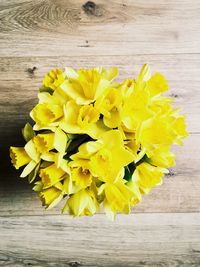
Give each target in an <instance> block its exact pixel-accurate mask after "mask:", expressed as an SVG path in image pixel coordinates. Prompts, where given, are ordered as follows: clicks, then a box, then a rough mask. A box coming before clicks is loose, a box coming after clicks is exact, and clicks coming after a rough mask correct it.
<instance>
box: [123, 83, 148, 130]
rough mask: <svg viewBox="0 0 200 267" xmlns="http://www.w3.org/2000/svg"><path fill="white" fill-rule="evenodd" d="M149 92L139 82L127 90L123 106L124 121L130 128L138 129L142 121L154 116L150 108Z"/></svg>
mask: <svg viewBox="0 0 200 267" xmlns="http://www.w3.org/2000/svg"><path fill="white" fill-rule="evenodd" d="M148 103H149V93H148V91H147V90H145V89H144V88H142V89H141V88H140V87H139V88H138V86H137V84H135V85H134V86H131V87H130V88H129V90H127V94H126V95H125V97H124V105H123V107H122V112H121V117H122V122H123V124H124V125H125V127H126V128H127V129H128V130H131V131H136V130H137V128H138V127H139V126H140V125H141V123H142V122H143V121H145V120H147V119H148V118H150V117H151V116H152V111H151V110H150V109H149V108H148Z"/></svg>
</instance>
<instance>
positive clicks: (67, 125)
mask: <svg viewBox="0 0 200 267" xmlns="http://www.w3.org/2000/svg"><path fill="white" fill-rule="evenodd" d="M98 119H99V112H98V111H97V110H96V108H95V107H94V106H92V105H88V106H79V105H77V104H76V103H75V102H74V101H73V100H72V101H69V102H68V103H67V104H66V107H65V117H64V119H63V121H62V122H61V123H60V127H61V129H62V130H63V131H65V132H66V133H72V134H88V135H90V136H91V137H92V138H98V136H100V135H101V134H102V133H103V132H104V131H106V130H107V128H106V127H105V126H104V125H103V122H102V121H101V120H98Z"/></svg>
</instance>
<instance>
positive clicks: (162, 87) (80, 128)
mask: <svg viewBox="0 0 200 267" xmlns="http://www.w3.org/2000/svg"><path fill="white" fill-rule="evenodd" d="M117 76H118V69H117V68H116V67H111V68H108V69H105V68H103V67H98V68H93V69H79V70H77V71H76V70H74V69H72V68H70V67H67V68H66V69H65V71H62V70H60V69H53V70H52V71H50V72H49V73H47V74H46V75H45V77H44V79H43V83H42V86H41V87H40V89H39V92H38V103H37V104H36V105H35V106H34V107H33V109H32V111H31V112H30V116H31V118H32V119H33V121H34V125H33V126H31V125H30V124H29V123H27V124H26V125H25V127H24V128H23V130H22V134H23V136H24V139H25V141H26V144H25V145H24V147H13V146H12V147H10V157H11V162H12V164H13V165H14V167H15V168H16V169H19V168H22V167H24V169H23V171H22V173H21V175H20V176H21V177H28V181H29V183H34V186H33V190H34V191H36V192H37V193H38V195H39V197H40V199H41V201H42V204H43V205H44V206H45V207H46V208H47V209H50V208H53V207H55V206H56V205H58V204H59V203H60V202H63V201H64V205H63V206H62V212H63V213H68V214H70V215H72V216H92V215H94V214H95V213H96V212H99V211H100V209H101V207H103V208H104V211H105V213H106V215H107V216H108V217H109V218H110V219H114V218H115V216H116V213H118V212H121V213H125V214H129V213H130V212H131V207H133V206H135V205H136V204H138V203H139V202H141V200H142V196H143V195H144V194H147V193H149V192H150V191H151V189H152V188H153V187H154V186H157V185H160V184H161V183H162V181H163V177H164V175H165V174H166V173H168V168H170V167H172V166H173V165H174V164H175V155H174V153H172V152H171V147H172V145H182V144H183V143H182V139H183V138H185V137H186V136H187V135H188V133H187V130H186V124H185V117H184V116H183V115H182V114H180V111H179V109H173V108H172V102H173V99H172V98H171V97H169V96H164V93H165V92H167V91H168V84H167V81H166V79H165V77H164V76H163V75H162V74H160V73H155V74H153V75H151V73H150V69H149V66H148V65H144V66H143V67H142V69H141V71H140V73H139V75H138V76H137V77H136V78H133V79H127V80H124V81H122V82H121V83H119V82H116V81H115V78H116V77H117Z"/></svg>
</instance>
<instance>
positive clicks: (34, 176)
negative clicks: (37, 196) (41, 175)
mask: <svg viewBox="0 0 200 267" xmlns="http://www.w3.org/2000/svg"><path fill="white" fill-rule="evenodd" d="M39 168H40V164H38V165H37V166H36V167H35V168H34V169H33V170H32V172H31V173H30V174H29V176H28V181H29V183H30V184H31V183H32V182H33V181H34V180H35V178H36V175H37V173H38V171H39Z"/></svg>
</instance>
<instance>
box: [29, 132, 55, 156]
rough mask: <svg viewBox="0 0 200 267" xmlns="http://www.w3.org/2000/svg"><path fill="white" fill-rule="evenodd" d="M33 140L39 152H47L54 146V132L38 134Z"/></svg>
mask: <svg viewBox="0 0 200 267" xmlns="http://www.w3.org/2000/svg"><path fill="white" fill-rule="evenodd" d="M33 142H34V144H35V147H36V149H37V151H38V152H39V153H41V154H43V153H46V152H48V151H49V150H51V149H53V147H54V146H53V143H54V133H46V134H38V135H37V136H35V137H34V138H33Z"/></svg>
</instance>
